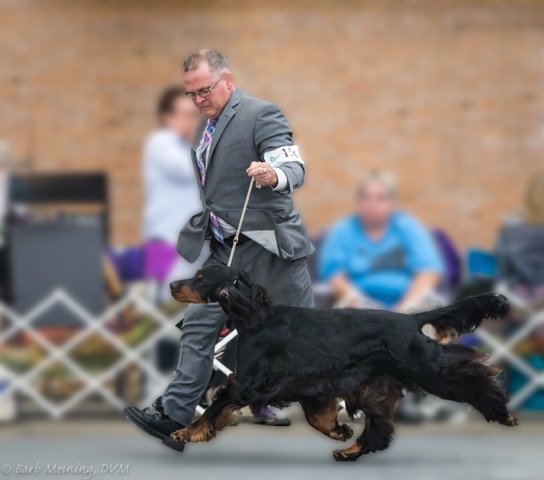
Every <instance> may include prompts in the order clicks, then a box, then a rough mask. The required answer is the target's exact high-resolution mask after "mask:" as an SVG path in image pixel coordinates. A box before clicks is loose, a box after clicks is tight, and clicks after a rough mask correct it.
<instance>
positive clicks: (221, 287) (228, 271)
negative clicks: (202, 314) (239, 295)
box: [170, 265, 240, 303]
mask: <svg viewBox="0 0 544 480" xmlns="http://www.w3.org/2000/svg"><path fill="white" fill-rule="evenodd" d="M239 277H240V272H239V271H238V270H235V269H233V268H229V267H224V266H222V265H217V266H215V265H214V266H211V267H204V268H201V269H200V270H199V271H198V272H196V275H195V276H194V277H193V278H189V279H187V280H177V281H175V282H172V283H171V284H170V291H171V293H172V296H173V297H174V298H175V299H176V300H177V301H178V302H183V303H211V302H217V301H218V300H219V298H220V296H221V292H222V291H225V292H227V291H228V289H229V288H230V287H232V286H234V285H236V283H237V282H238V279H239Z"/></svg>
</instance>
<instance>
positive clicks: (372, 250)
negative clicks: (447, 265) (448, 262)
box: [319, 172, 443, 311]
mask: <svg viewBox="0 0 544 480" xmlns="http://www.w3.org/2000/svg"><path fill="white" fill-rule="evenodd" d="M442 270H443V266H442V261H441V258H440V255H439V253H438V250H437V248H436V246H435V244H434V241H433V239H432V237H431V235H430V234H429V232H428V231H427V230H426V229H425V227H423V225H421V223H420V222H418V221H417V220H416V219H415V218H414V217H412V216H411V215H408V214H406V213H404V212H402V211H399V210H398V207H397V187H396V184H395V181H394V179H393V177H392V176H390V175H389V174H387V173H385V172H373V173H371V174H369V175H367V176H366V177H365V178H364V179H363V181H362V182H361V184H360V187H359V191H358V192H357V211H356V213H355V214H353V215H350V216H349V217H347V218H345V219H343V220H341V221H340V222H338V223H337V224H336V225H335V226H334V227H333V228H332V229H331V230H330V232H329V234H328V235H327V238H326V239H325V241H324V244H323V247H322V248H321V252H320V259H319V273H320V277H321V279H322V280H324V281H327V282H328V283H329V284H330V286H331V288H332V291H333V294H334V296H335V299H336V301H337V302H338V303H339V305H340V306H344V307H352V308H382V309H389V310H396V311H409V310H416V309H419V308H421V306H422V303H423V302H424V300H425V297H426V296H427V295H428V294H429V293H430V292H432V291H433V290H434V289H435V287H436V286H437V285H438V283H439V281H440V277H441V274H442Z"/></svg>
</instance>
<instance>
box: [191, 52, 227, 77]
mask: <svg viewBox="0 0 544 480" xmlns="http://www.w3.org/2000/svg"><path fill="white" fill-rule="evenodd" d="M202 62H206V63H207V64H208V66H209V67H210V70H211V71H212V72H214V73H223V72H225V71H228V69H229V62H227V59H226V58H225V57H224V56H223V55H221V54H220V53H219V52H218V51H217V50H209V49H204V50H200V51H198V52H196V53H191V55H189V56H188V57H187V58H186V59H185V60H184V61H183V72H184V73H185V72H190V71H191V70H196V69H197V68H198V67H199V65H200V64H201V63H202Z"/></svg>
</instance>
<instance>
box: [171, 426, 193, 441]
mask: <svg viewBox="0 0 544 480" xmlns="http://www.w3.org/2000/svg"><path fill="white" fill-rule="evenodd" d="M170 438H171V439H172V440H175V441H176V442H180V443H184V442H189V441H191V432H190V431H189V429H188V428H180V429H179V430H176V431H175V432H174V433H171V434H170Z"/></svg>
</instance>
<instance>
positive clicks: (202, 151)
mask: <svg viewBox="0 0 544 480" xmlns="http://www.w3.org/2000/svg"><path fill="white" fill-rule="evenodd" d="M218 120H219V118H211V119H210V120H208V123H207V124H206V129H205V130H204V135H203V137H202V141H201V142H200V145H199V146H198V148H197V149H196V163H197V164H198V170H199V172H200V183H201V184H202V186H204V184H205V183H206V156H207V154H208V149H209V148H210V145H211V143H212V137H213V132H214V131H215V126H216V125H217V121H218ZM210 227H211V230H212V233H213V236H214V237H215V238H216V240H217V241H218V242H220V243H225V242H224V239H223V233H222V232H221V227H220V226H219V222H218V221H217V217H216V215H215V213H213V212H212V211H211V210H210Z"/></svg>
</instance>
